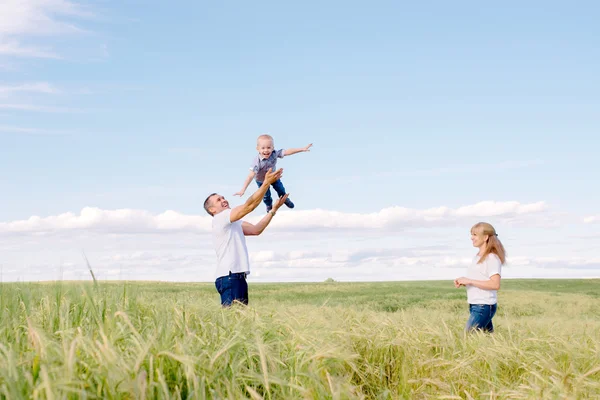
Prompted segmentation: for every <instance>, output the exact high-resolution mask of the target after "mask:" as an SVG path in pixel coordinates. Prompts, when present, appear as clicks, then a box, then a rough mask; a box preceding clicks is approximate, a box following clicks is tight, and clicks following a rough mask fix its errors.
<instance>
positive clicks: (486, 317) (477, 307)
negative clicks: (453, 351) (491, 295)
mask: <svg viewBox="0 0 600 400" xmlns="http://www.w3.org/2000/svg"><path fill="white" fill-rule="evenodd" d="M497 308H498V305H497V304H491V305H489V304H469V313H470V314H471V315H470V316H469V320H468V321H467V325H466V326H465V330H466V331H467V332H470V331H472V330H476V329H478V330H482V331H484V332H490V333H492V332H494V325H493V324H492V318H493V317H494V314H496V309H497Z"/></svg>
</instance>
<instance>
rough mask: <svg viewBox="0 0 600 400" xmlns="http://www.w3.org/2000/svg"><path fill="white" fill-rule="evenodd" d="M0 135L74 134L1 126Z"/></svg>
mask: <svg viewBox="0 0 600 400" xmlns="http://www.w3.org/2000/svg"><path fill="white" fill-rule="evenodd" d="M0 133H17V134H24V135H42V136H43V135H69V134H71V133H72V132H69V131H61V130H50V129H39V128H22V127H18V126H7V125H0Z"/></svg>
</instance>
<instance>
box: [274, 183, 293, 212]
mask: <svg viewBox="0 0 600 400" xmlns="http://www.w3.org/2000/svg"><path fill="white" fill-rule="evenodd" d="M273 189H275V191H276V192H277V195H278V196H279V197H283V196H285V188H284V187H283V182H281V179H277V181H275V183H273ZM285 205H286V206H288V207H289V208H294V203H292V201H291V200H290V199H289V198H288V199H287V200H286V201H285Z"/></svg>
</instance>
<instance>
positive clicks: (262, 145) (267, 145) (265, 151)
mask: <svg viewBox="0 0 600 400" xmlns="http://www.w3.org/2000/svg"><path fill="white" fill-rule="evenodd" d="M256 150H258V154H260V156H261V157H262V158H269V157H270V156H271V153H272V152H273V141H272V140H271V139H259V140H258V143H257V144H256Z"/></svg>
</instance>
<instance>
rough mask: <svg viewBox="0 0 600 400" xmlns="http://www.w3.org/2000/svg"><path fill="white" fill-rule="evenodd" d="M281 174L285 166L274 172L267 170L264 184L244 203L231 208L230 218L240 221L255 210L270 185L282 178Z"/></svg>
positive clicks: (232, 220) (233, 220)
mask: <svg viewBox="0 0 600 400" xmlns="http://www.w3.org/2000/svg"><path fill="white" fill-rule="evenodd" d="M281 175H283V168H279V169H278V170H277V171H276V172H273V170H271V171H269V172H267V174H266V175H265V180H264V181H263V184H262V186H261V187H260V188H258V190H257V191H256V192H254V193H252V196H250V197H248V200H246V202H245V203H244V204H242V205H241V206H237V207H235V208H233V209H232V210H231V214H230V216H229V220H230V221H231V222H235V221H238V220H240V219H242V218H244V217H245V216H246V215H248V214H250V213H251V212H252V211H254V209H255V208H256V207H258V205H259V204H260V202H261V201H262V199H263V197H265V193H267V190H268V189H269V186H271V185H272V184H273V183H275V182H276V181H277V180H278V179H279V178H281Z"/></svg>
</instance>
